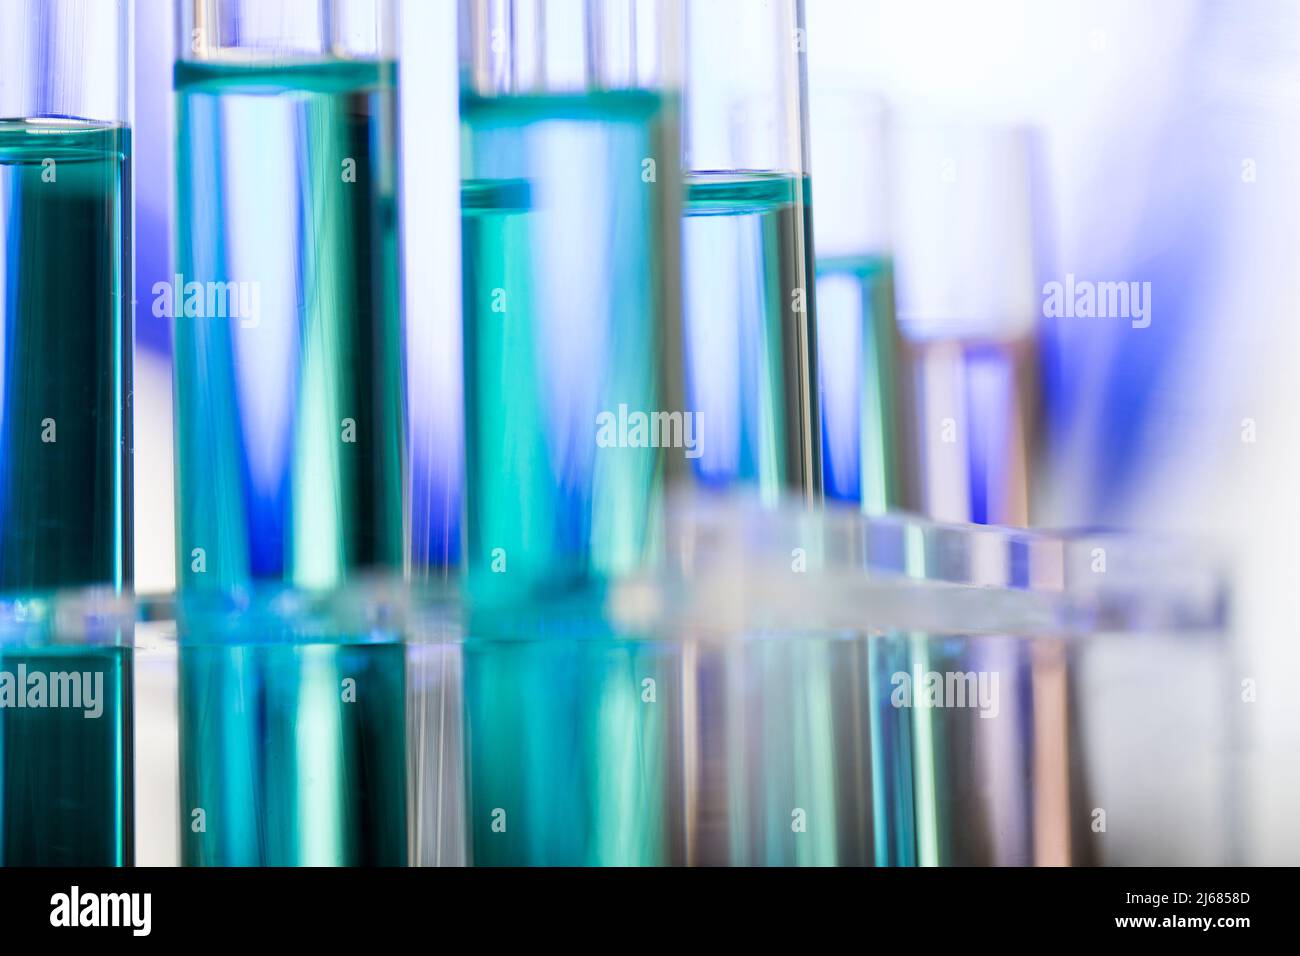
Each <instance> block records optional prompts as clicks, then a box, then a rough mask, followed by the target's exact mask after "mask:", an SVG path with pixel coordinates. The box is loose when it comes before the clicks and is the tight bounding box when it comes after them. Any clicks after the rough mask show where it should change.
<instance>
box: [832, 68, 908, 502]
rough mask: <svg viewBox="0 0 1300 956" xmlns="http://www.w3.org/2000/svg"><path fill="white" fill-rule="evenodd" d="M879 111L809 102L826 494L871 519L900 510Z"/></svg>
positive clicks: (862, 101)
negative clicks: (821, 195)
mask: <svg viewBox="0 0 1300 956" xmlns="http://www.w3.org/2000/svg"><path fill="white" fill-rule="evenodd" d="M886 123H887V116H886V113H885V110H884V107H883V105H882V104H880V103H879V102H878V101H876V100H874V99H872V98H871V97H870V96H865V95H863V94H860V93H850V92H847V91H840V90H832V89H827V90H826V91H824V92H819V93H816V94H815V95H814V96H813V101H812V109H811V124H812V131H811V132H812V151H813V163H814V165H815V166H816V168H817V182H818V184H819V185H820V187H821V188H822V190H823V191H824V192H825V193H826V194H827V195H829V196H833V197H835V201H834V202H833V203H828V204H827V205H826V206H825V207H823V208H822V209H821V210H820V211H819V212H818V214H817V219H816V230H815V232H816V245H817V346H818V384H819V385H820V387H821V411H822V464H823V474H824V476H825V484H826V495H827V497H830V498H835V499H838V500H841V501H854V502H858V503H859V504H860V505H861V507H862V509H863V510H864V511H866V512H868V513H870V514H880V513H883V512H885V511H888V510H891V509H895V508H898V507H901V506H902V504H903V501H902V487H901V480H902V474H901V459H900V455H901V451H900V445H899V441H900V437H901V436H900V435H899V423H898V418H899V415H900V412H901V409H900V403H899V395H898V391H897V388H898V384H899V383H898V381H897V375H898V370H897V363H898V358H899V350H900V343H899V341H898V325H897V323H896V322H895V319H894V281H893V267H892V261H891V243H890V237H889V208H888V186H887V182H888V180H887V176H886V170H885V166H886V157H887V153H886V148H887V147H886V128H887V127H886Z"/></svg>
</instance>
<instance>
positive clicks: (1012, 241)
mask: <svg viewBox="0 0 1300 956" xmlns="http://www.w3.org/2000/svg"><path fill="white" fill-rule="evenodd" d="M890 141H891V162H890V174H889V175H890V181H891V183H892V184H893V193H894V202H893V204H892V211H893V217H892V221H893V225H894V233H895V238H896V249H897V257H896V258H897V272H896V276H897V292H898V321H899V327H900V329H901V332H902V336H903V341H904V343H905V355H904V362H903V364H904V366H905V367H904V369H903V371H902V375H903V376H904V378H905V382H906V384H905V388H906V389H907V390H908V392H909V394H908V395H907V401H908V403H909V409H910V411H909V418H910V420H909V421H908V423H907V425H906V428H907V430H908V435H907V436H906V439H907V441H908V443H909V446H910V447H911V448H912V449H913V452H912V453H911V454H910V456H909V460H908V462H907V466H906V467H907V487H906V488H905V490H904V492H905V503H906V504H907V505H908V506H909V507H911V508H913V509H915V510H917V511H921V512H923V513H924V514H926V515H927V516H928V517H931V518H935V519H937V520H942V521H957V522H974V523H977V524H1004V525H1025V524H1027V523H1028V521H1029V470H1030V467H1031V465H1032V462H1033V444H1032V439H1033V435H1034V420H1035V411H1036V405H1037V401H1036V396H1037V379H1036V369H1035V361H1034V356H1035V352H1036V346H1035V336H1036V332H1037V328H1038V321H1037V317H1038V315H1039V314H1040V309H1041V305H1040V303H1039V302H1038V299H1037V284H1036V282H1035V277H1034V268H1035V262H1034V254H1035V248H1034V230H1035V226H1036V223H1035V219H1034V206H1033V200H1034V195H1033V183H1034V182H1035V175H1034V174H1035V170H1036V167H1035V165H1034V155H1033V139H1032V136H1031V134H1030V133H1029V132H1028V131H1027V130H1025V129H1021V128H1016V127H997V126H984V125H979V124H974V123H966V122H959V121H949V120H947V119H945V118H932V117H928V116H919V117H914V118H909V119H905V120H903V121H901V122H899V123H897V124H894V126H893V128H892V130H891V137H890Z"/></svg>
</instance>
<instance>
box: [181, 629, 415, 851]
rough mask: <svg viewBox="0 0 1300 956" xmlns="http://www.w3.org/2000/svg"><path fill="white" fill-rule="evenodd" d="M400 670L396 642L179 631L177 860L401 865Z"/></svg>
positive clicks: (402, 663) (403, 837) (402, 699)
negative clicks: (213, 636) (220, 636)
mask: <svg viewBox="0 0 1300 956" xmlns="http://www.w3.org/2000/svg"><path fill="white" fill-rule="evenodd" d="M405 673H406V671H405V657H404V653H403V647H402V645H400V644H397V643H375V644H365V643H331V642H324V641H322V642H309V643H308V642H304V643H299V642H291V641H278V640H275V639H271V640H268V641H266V642H242V641H241V642H238V643H235V642H232V643H225V642H224V641H221V640H217V641H214V642H212V643H206V642H204V641H203V640H202V639H201V638H200V639H194V638H188V639H187V638H184V637H183V638H182V646H181V650H180V692H179V700H180V719H181V724H180V733H181V738H180V774H181V777H180V779H181V788H180V792H181V843H180V845H181V861H182V863H183V864H184V865H187V866H358V865H364V866H403V865H405V864H406V862H407V844H406V833H407V829H406V736H405V720H406V713H405V679H406V678H405ZM347 681H352V682H353V683H352V684H351V685H349V684H347V683H345V682H347ZM350 688H351V690H350ZM349 697H351V699H349ZM196 811H202V813H201V814H200V813H196Z"/></svg>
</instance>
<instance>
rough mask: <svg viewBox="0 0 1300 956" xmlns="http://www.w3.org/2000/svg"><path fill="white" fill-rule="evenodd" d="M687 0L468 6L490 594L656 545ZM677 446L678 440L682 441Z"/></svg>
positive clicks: (541, 585) (484, 568) (470, 362)
mask: <svg viewBox="0 0 1300 956" xmlns="http://www.w3.org/2000/svg"><path fill="white" fill-rule="evenodd" d="M675 8H676V3H675V0H594V2H590V3H586V2H583V0H555V2H549V0H548V2H539V0H462V3H461V7H460V12H461V54H460V59H461V101H460V115H461V157H462V162H461V166H462V169H461V175H462V185H461V230H462V270H463V287H462V294H463V303H464V310H463V315H464V389H465V445H466V449H465V456H466V460H465V471H466V477H465V490H464V495H465V539H466V547H465V562H466V565H467V571H468V575H469V583H470V588H471V591H472V592H473V593H474V594H475V596H476V598H477V600H479V601H480V602H482V601H484V600H495V599H498V598H501V599H507V600H513V599H517V598H521V597H524V596H527V595H529V594H541V593H544V592H546V591H547V589H549V588H553V587H572V586H582V585H583V584H584V583H586V582H590V581H593V580H599V579H601V578H602V577H605V576H608V575H610V574H617V573H621V572H624V571H628V570H630V569H633V568H635V567H636V566H637V565H638V564H639V563H640V562H641V561H642V560H643V559H644V558H645V556H646V554H647V552H648V550H649V549H650V548H651V547H652V542H653V535H652V529H653V524H654V520H653V516H654V513H655V509H656V507H657V505H656V502H657V500H658V498H659V488H660V485H661V483H662V477H663V457H664V452H663V450H662V446H663V443H662V442H657V441H654V440H653V433H652V431H651V430H650V429H649V428H648V427H640V428H638V427H637V426H638V423H641V425H642V426H651V425H653V423H655V422H657V421H658V420H659V419H658V417H657V416H658V413H660V412H667V413H670V414H672V415H675V416H676V417H677V418H680V416H681V412H682V409H680V408H670V407H666V405H667V403H668V402H670V401H671V400H670V399H668V398H666V394H667V392H666V388H665V386H664V378H665V376H671V375H672V374H673V370H672V369H671V367H668V368H665V365H666V364H669V363H666V362H665V360H664V356H665V353H666V349H667V344H668V341H669V339H668V336H670V335H672V334H673V330H672V329H671V327H670V326H671V324H672V323H671V322H670V321H668V319H667V317H669V316H673V317H675V316H676V314H677V307H678V306H677V302H678V293H677V271H676V256H677V240H676V234H675V229H674V228H671V227H670V224H671V223H673V222H674V221H675V216H676V210H677V208H678V205H677V203H678V184H677V170H678V155H677V143H678V136H677V107H676V102H677V95H676V93H677V91H676V80H677V59H678V56H677V54H675V52H674V49H673V45H674V34H675V29H676V19H675V17H674V16H673V15H671V11H673V10H674V9H675ZM670 437H671V435H670Z"/></svg>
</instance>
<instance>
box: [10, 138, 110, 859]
mask: <svg viewBox="0 0 1300 956" xmlns="http://www.w3.org/2000/svg"><path fill="white" fill-rule="evenodd" d="M130 181H131V178H130V131H129V130H128V129H127V128H126V127H123V126H118V125H112V124H97V123H91V122H85V121H80V120H68V119H39V120H9V119H0V592H5V593H15V592H16V593H18V594H20V595H23V596H24V597H27V596H30V595H31V594H32V592H43V591H49V590H53V589H57V588H70V587H78V586H82V585H106V586H109V587H111V588H115V589H121V588H125V587H129V586H130V582H131V416H130V410H129V401H130V392H131V321H130V311H129V299H130V295H131V292H130V290H131V281H130V276H131V256H130V249H131V245H130V235H131V220H130V210H131V203H130ZM20 665H25V666H26V668H27V669H28V671H30V672H32V673H35V672H41V673H48V671H49V670H51V669H54V670H69V671H71V670H76V671H94V672H97V673H102V679H103V698H104V700H103V713H102V715H101V716H100V717H98V718H96V719H85V718H84V717H83V716H82V712H81V711H79V710H69V709H64V708H37V709H27V708H23V709H18V708H13V707H5V708H3V709H0V862H3V863H5V864H9V865H81V866H112V865H122V864H126V863H130V862H131V858H132V842H131V815H132V805H131V780H132V773H133V771H132V766H131V750H130V744H131V723H130V721H131V703H130V687H131V657H130V650H129V649H125V648H104V649H89V648H73V647H68V648H60V649H57V650H53V649H40V650H33V649H28V648H10V649H5V648H4V647H3V646H0V670H8V671H11V672H13V673H14V674H17V671H18V667H19V666H20ZM0 694H2V691H0Z"/></svg>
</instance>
